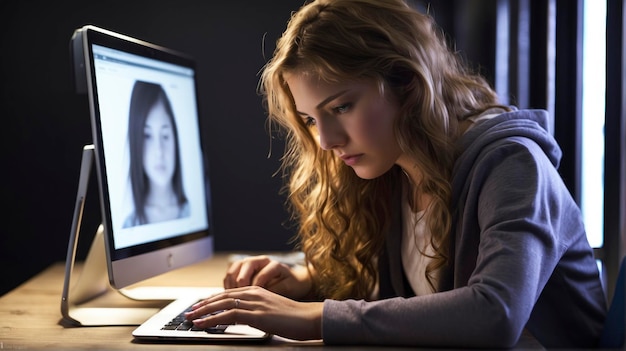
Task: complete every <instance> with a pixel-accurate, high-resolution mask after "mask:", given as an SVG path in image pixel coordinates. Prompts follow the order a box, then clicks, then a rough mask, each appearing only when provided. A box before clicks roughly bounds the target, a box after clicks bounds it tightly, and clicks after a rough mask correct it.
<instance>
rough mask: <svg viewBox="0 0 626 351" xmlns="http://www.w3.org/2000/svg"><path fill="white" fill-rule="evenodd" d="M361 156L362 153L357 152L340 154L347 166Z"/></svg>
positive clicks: (357, 160) (354, 162)
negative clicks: (356, 153) (355, 153)
mask: <svg viewBox="0 0 626 351" xmlns="http://www.w3.org/2000/svg"><path fill="white" fill-rule="evenodd" d="M361 156H363V154H358V155H343V156H340V157H341V159H342V160H343V162H345V163H346V165H348V166H353V165H354V164H356V163H357V162H359V159H360V158H361Z"/></svg>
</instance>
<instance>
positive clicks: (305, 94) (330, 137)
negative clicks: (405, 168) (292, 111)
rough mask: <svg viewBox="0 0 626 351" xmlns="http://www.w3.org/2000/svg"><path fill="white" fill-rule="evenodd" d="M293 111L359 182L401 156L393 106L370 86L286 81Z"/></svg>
mask: <svg viewBox="0 0 626 351" xmlns="http://www.w3.org/2000/svg"><path fill="white" fill-rule="evenodd" d="M286 78H287V79H286V81H287V84H288V86H289V89H290V91H291V93H292V96H293V98H294V101H295V105H296V110H297V111H298V113H299V114H300V116H301V118H302V119H303V120H304V122H305V123H306V124H307V125H309V126H310V128H311V129H312V132H313V134H314V135H315V134H316V135H317V136H318V141H319V145H320V147H321V148H322V149H324V150H332V151H333V152H334V153H335V155H336V156H337V157H339V158H341V159H342V160H343V161H344V162H345V163H346V165H348V166H350V167H352V168H353V169H354V171H355V172H356V174H357V175H358V176H359V177H361V178H363V179H373V178H376V177H379V176H381V175H382V174H384V173H385V172H387V171H388V170H389V169H390V168H391V167H392V166H393V165H394V163H396V161H397V160H398V158H399V157H400V155H401V151H400V147H399V145H398V142H397V140H396V137H395V135H394V131H393V125H394V120H395V118H396V115H397V113H398V104H397V102H396V101H395V99H393V98H392V97H391V96H383V95H381V93H380V91H379V89H378V85H377V84H376V83H375V82H374V81H365V80H364V81H359V82H346V83H337V84H335V83H333V84H330V83H326V82H323V81H320V80H319V79H317V78H316V77H312V76H310V75H306V74H293V75H288V76H287V77H286Z"/></svg>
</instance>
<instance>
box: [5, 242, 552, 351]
mask: <svg viewBox="0 0 626 351" xmlns="http://www.w3.org/2000/svg"><path fill="white" fill-rule="evenodd" d="M227 264H228V255H227V254H216V255H215V256H214V257H213V258H211V259H209V260H206V261H203V262H200V263H197V264H195V265H192V266H189V267H185V268H181V269H179V270H177V271H175V272H170V273H167V274H164V275H161V276H159V277H156V278H152V279H150V280H147V281H145V282H143V283H142V284H141V285H143V286H166V285H167V286H196V287H209V286H221V283H222V278H223V275H224V272H225V270H226V266H227ZM80 268H81V267H80V265H77V267H76V269H75V272H76V273H77V274H79V273H80ZM64 271H65V265H64V264H63V263H57V264H53V265H51V266H50V267H48V268H47V269H45V270H44V271H42V272H41V273H40V274H38V275H36V276H35V277H33V278H32V279H30V280H28V281H27V282H25V283H24V284H22V285H20V286H19V287H17V288H16V289H14V290H13V291H11V292H9V293H7V294H5V295H4V296H2V297H0V350H4V349H8V350H11V349H27V348H42V349H91V348H93V349H107V350H108V349H151V350H161V349H167V350H174V349H203V350H207V349H219V350H224V349H232V350H235V349H236V350H241V349H246V348H265V349H267V348H269V349H273V348H280V349H283V350H284V349H286V348H289V349H300V348H302V349H306V350H314V349H321V348H324V349H326V350H327V349H329V347H324V346H323V344H322V343H321V342H318V341H314V342H302V343H301V342H295V341H290V340H284V339H281V338H276V337H275V338H273V339H272V340H271V341H270V342H268V343H265V344H261V345H245V344H220V345H207V344H175V345H172V344H152V343H150V344H147V343H138V342H136V341H134V339H133V337H132V335H131V332H132V331H133V330H134V329H135V327H133V326H122V327H121V326H115V327H82V328H76V327H70V328H66V327H63V326H62V325H61V324H60V322H61V310H60V304H61V292H62V288H63V277H64ZM117 298H119V299H125V298H124V297H122V296H121V295H117ZM518 346H519V348H523V349H528V348H540V347H541V346H540V345H538V344H537V343H536V341H535V340H533V339H530V338H523V339H522V340H520V344H519V345H518ZM336 348H337V349H339V348H340V349H341V350H349V349H354V350H362V349H364V347H362V346H358V347H356V346H355V347H336ZM376 349H380V347H376ZM386 349H389V350H391V349H394V348H386ZM397 349H401V348H397ZM405 349H406V348H405Z"/></svg>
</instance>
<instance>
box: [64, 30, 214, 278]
mask: <svg viewBox="0 0 626 351" xmlns="http://www.w3.org/2000/svg"><path fill="white" fill-rule="evenodd" d="M72 46H73V50H74V56H75V58H74V64H75V70H76V73H77V78H76V79H77V83H78V86H79V87H80V86H81V85H82V84H85V83H86V84H85V85H84V86H82V87H83V88H84V89H85V91H86V92H87V95H88V97H89V105H90V112H91V124H92V131H93V143H94V153H95V164H96V171H97V175H98V183H99V190H100V191H99V194H100V202H101V207H102V222H103V223H102V224H103V227H104V239H105V247H106V257H107V267H108V273H109V281H110V283H111V285H112V286H113V287H116V288H122V287H125V286H128V285H130V284H133V283H136V282H139V281H141V280H144V279H147V278H150V277H153V276H155V275H158V274H162V273H165V272H167V271H169V270H172V269H176V268H180V267H183V266H185V265H188V264H191V263H195V262H197V261H199V260H202V259H206V258H208V257H210V256H211V255H212V252H213V238H212V234H211V231H212V226H211V215H210V214H211V200H210V191H209V190H210V185H209V181H208V175H207V167H206V166H207V165H206V160H205V158H204V157H203V154H204V153H203V149H202V141H201V133H200V124H199V108H198V100H197V83H196V67H195V62H194V60H193V59H192V58H191V57H189V56H187V55H184V54H182V53H179V52H175V51H172V50H169V49H167V48H163V47H160V46H156V45H153V44H150V43H146V42H143V41H140V40H137V39H134V38H130V37H127V36H124V35H120V34H117V33H114V32H110V31H107V30H104V29H101V28H98V27H95V26H85V27H83V28H81V29H79V30H77V31H76V33H75V35H74V37H73V39H72ZM83 72H84V73H83ZM82 80H84V82H85V83H83V82H82Z"/></svg>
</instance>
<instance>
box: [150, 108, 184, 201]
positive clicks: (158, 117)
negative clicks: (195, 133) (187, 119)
mask: <svg viewBox="0 0 626 351" xmlns="http://www.w3.org/2000/svg"><path fill="white" fill-rule="evenodd" d="M143 133H144V140H143V144H144V148H143V152H144V157H143V163H144V164H143V166H144V170H145V172H146V176H147V177H148V180H149V182H150V188H151V189H153V190H158V189H162V190H163V191H166V190H168V189H169V188H170V187H171V186H172V178H173V176H174V168H175V165H176V146H175V143H176V140H175V136H174V132H173V129H172V122H171V116H169V114H168V112H167V110H166V109H165V106H164V105H163V103H162V102H161V101H159V102H157V104H156V105H154V106H153V107H152V109H151V110H150V112H148V116H147V118H146V124H145V126H144V129H143Z"/></svg>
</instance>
